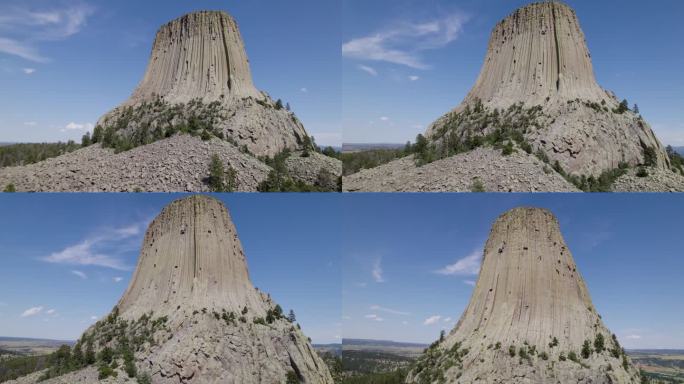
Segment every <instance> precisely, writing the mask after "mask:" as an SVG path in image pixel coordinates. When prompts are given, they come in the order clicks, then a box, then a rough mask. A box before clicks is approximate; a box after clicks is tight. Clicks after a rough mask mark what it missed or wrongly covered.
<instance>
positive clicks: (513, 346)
mask: <svg viewBox="0 0 684 384" xmlns="http://www.w3.org/2000/svg"><path fill="white" fill-rule="evenodd" d="M508 354H509V355H510V356H511V357H515V345H511V346H510V347H508Z"/></svg>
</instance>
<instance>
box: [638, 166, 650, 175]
mask: <svg viewBox="0 0 684 384" xmlns="http://www.w3.org/2000/svg"><path fill="white" fill-rule="evenodd" d="M636 175H637V177H646V176H648V171H647V170H646V168H644V167H639V169H638V170H637V173H636Z"/></svg>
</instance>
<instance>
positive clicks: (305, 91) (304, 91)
mask: <svg viewBox="0 0 684 384" xmlns="http://www.w3.org/2000/svg"><path fill="white" fill-rule="evenodd" d="M299 90H300V91H301V92H302V93H307V92H309V90H308V89H306V87H304V88H300V89H299Z"/></svg>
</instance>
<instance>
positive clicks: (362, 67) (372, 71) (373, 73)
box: [358, 65, 378, 76]
mask: <svg viewBox="0 0 684 384" xmlns="http://www.w3.org/2000/svg"><path fill="white" fill-rule="evenodd" d="M358 68H359V69H360V70H362V71H364V72H366V73H368V74H369V75H371V76H377V75H378V71H376V70H375V68H373V67H369V66H367V65H359V66H358Z"/></svg>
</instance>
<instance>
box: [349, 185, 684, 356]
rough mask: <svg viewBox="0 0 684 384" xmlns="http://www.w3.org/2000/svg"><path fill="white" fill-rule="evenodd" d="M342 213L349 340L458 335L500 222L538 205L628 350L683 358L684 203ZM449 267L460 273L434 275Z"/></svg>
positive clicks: (487, 205) (464, 198)
mask: <svg viewBox="0 0 684 384" xmlns="http://www.w3.org/2000/svg"><path fill="white" fill-rule="evenodd" d="M342 206H343V212H344V214H343V217H342V225H343V228H344V237H343V240H342V242H343V248H344V249H343V258H344V259H343V262H342V269H343V276H344V277H343V299H342V300H343V335H344V337H345V338H372V339H386V340H395V341H410V342H423V343H428V342H432V341H434V340H435V339H436V338H437V337H438V336H439V332H440V330H441V329H445V330H447V331H449V330H451V329H452V328H453V326H454V325H455V323H456V321H458V319H459V317H460V315H461V313H462V311H463V310H464V309H465V307H466V305H467V304H468V301H469V299H470V295H471V293H472V290H473V284H474V282H475V281H476V280H477V272H478V269H479V256H480V254H481V250H482V248H483V246H484V242H485V241H486V239H487V236H488V234H489V230H490V228H491V225H492V223H493V221H494V220H495V218H496V217H497V216H499V215H500V214H502V213H503V212H505V211H506V210H508V209H510V208H513V207H516V206H537V207H544V208H548V209H550V210H551V211H552V212H553V213H554V214H555V215H556V216H557V217H558V219H559V221H560V226H561V231H562V233H563V236H564V238H565V240H566V242H567V244H568V247H569V249H570V251H571V252H572V253H573V256H574V258H575V261H576V262H577V265H578V268H579V271H580V272H581V274H582V276H583V277H584V279H585V281H586V283H587V285H588V287H589V292H590V294H591V296H592V299H593V302H594V305H595V306H596V308H597V309H598V311H599V313H600V314H601V315H602V317H603V320H604V322H605V323H606V325H607V326H608V328H609V329H611V330H612V331H613V332H614V333H616V334H617V336H618V337H619V339H620V342H621V343H622V344H623V345H624V346H626V347H627V348H680V349H681V348H684V307H683V306H682V305H681V301H682V297H684V284H682V271H683V270H684V257H682V256H683V255H682V252H683V251H682V249H683V247H682V245H684V244H683V240H682V218H683V217H684V196H680V195H665V194H609V195H604V194H584V195H580V194H539V195H536V194H535V195H532V194H506V195H502V194H385V195H372V194H368V195H349V196H345V199H344V201H343V203H342ZM459 261H460V263H459ZM457 263H459V264H457ZM455 264H457V266H454V265H455ZM447 266H453V267H452V268H450V270H451V271H453V272H454V273H453V274H451V275H444V274H440V273H436V271H439V270H442V269H444V268H445V267H447Z"/></svg>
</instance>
